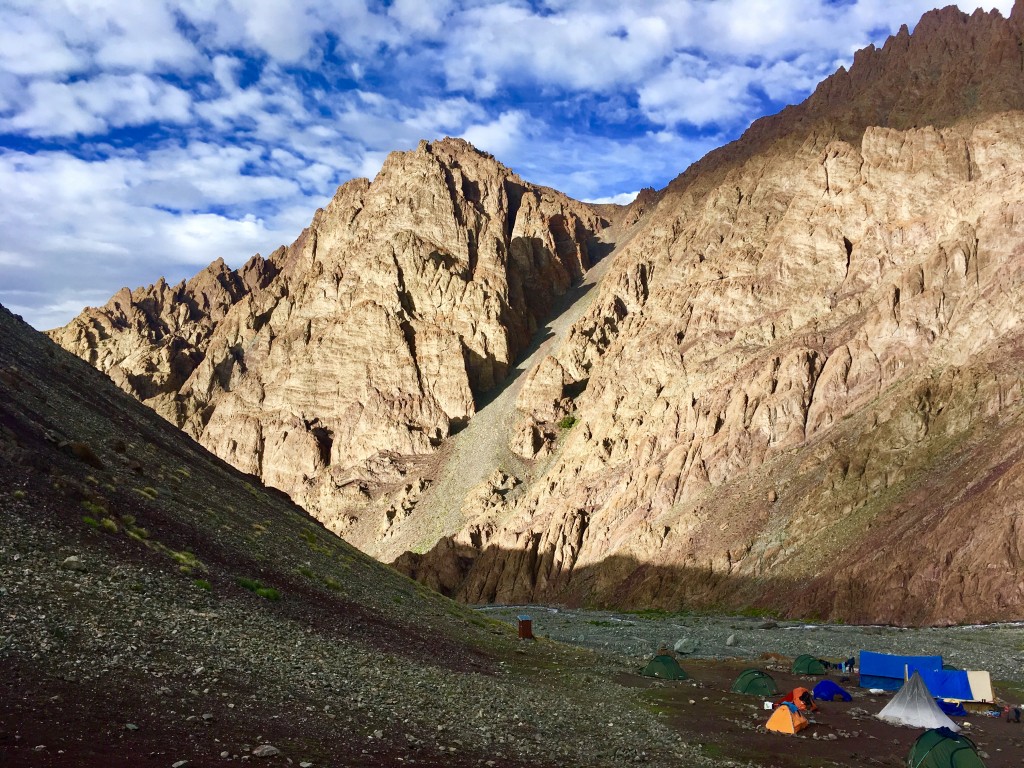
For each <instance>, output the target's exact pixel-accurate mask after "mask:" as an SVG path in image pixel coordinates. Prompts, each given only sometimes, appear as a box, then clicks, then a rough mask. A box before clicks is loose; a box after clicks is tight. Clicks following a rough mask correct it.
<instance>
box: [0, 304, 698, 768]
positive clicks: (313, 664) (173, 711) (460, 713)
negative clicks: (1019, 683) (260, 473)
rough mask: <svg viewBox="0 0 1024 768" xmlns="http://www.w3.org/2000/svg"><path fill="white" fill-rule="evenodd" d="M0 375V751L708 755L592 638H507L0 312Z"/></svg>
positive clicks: (200, 759) (594, 760)
mask: <svg viewBox="0 0 1024 768" xmlns="http://www.w3.org/2000/svg"><path fill="white" fill-rule="evenodd" d="M0 387H2V392H3V396H2V397H0V513H2V514H0V517H2V520H3V526H4V529H3V536H2V537H0V597H2V609H0V610H2V616H3V620H2V621H0V689H2V690H3V692H4V693H3V696H0V763H2V764H3V765H4V766H12V767H13V766H92V765H96V766H99V765H104V766H140V765H153V766H168V765H171V764H172V763H176V762H178V761H179V760H187V761H189V763H188V764H189V765H212V764H214V763H215V762H222V761H223V760H222V758H221V756H220V755H221V753H222V752H227V754H228V757H231V756H232V755H233V756H234V759H235V760H237V759H238V758H239V757H241V756H243V755H246V756H249V755H252V756H258V754H257V753H256V752H255V750H256V748H257V747H258V746H259V745H262V744H266V743H270V744H272V745H273V746H274V747H275V748H276V749H279V750H280V751H281V756H280V757H278V758H276V761H280V762H281V763H282V764H283V763H284V760H285V759H286V758H287V759H288V760H290V761H292V762H293V764H297V763H299V762H300V761H308V762H312V763H313V764H315V765H318V766H320V765H323V766H328V765H367V766H371V765H379V766H392V765H396V764H399V761H400V760H401V761H409V762H413V761H415V763H416V764H421V765H428V766H430V765H434V766H440V765H444V766H469V765H473V766H477V765H481V764H483V763H485V762H486V761H487V760H492V761H495V763H496V764H499V765H509V766H515V765H526V764H529V765H566V764H572V765H618V764H619V758H618V755H620V754H639V753H640V752H641V751H644V752H646V754H647V755H648V756H649V758H650V759H651V760H652V761H653V762H654V763H655V764H660V765H677V764H679V762H680V761H681V760H682V761H686V762H690V761H693V760H697V761H698V762H700V760H701V759H702V758H700V756H699V755H698V754H696V753H695V752H691V751H689V750H688V749H687V748H686V747H685V746H682V745H680V744H679V743H678V740H677V736H676V735H675V734H674V733H671V732H669V731H668V730H667V729H665V728H664V727H662V726H661V725H659V724H658V723H656V722H654V721H652V720H651V718H650V716H649V713H648V712H647V711H646V710H645V709H641V707H640V705H639V704H638V703H637V699H636V697H635V696H633V695H632V694H625V695H624V689H622V688H620V687H619V686H617V685H613V684H611V683H604V682H600V683H599V682H598V681H597V680H596V678H595V679H591V678H590V677H589V676H585V675H583V674H581V669H582V670H587V671H592V670H593V669H594V665H595V663H600V662H598V660H596V659H595V658H594V657H592V656H591V655H589V654H587V653H583V652H579V651H576V652H575V653H573V652H567V651H565V650H563V649H562V648H561V647H559V646H555V645H554V644H551V643H548V642H545V641H539V642H538V643H536V644H532V645H530V647H529V648H524V647H522V646H521V644H520V645H519V646H518V647H517V643H516V641H515V639H514V637H513V632H512V630H511V628H510V627H508V626H507V625H501V624H498V623H496V622H492V621H489V620H487V619H484V618H482V617H480V616H477V615H475V614H474V613H473V612H472V611H469V610H467V609H465V608H463V607H461V606H458V605H457V604H455V603H452V602H451V601H449V600H447V599H445V598H442V597H441V596H439V595H437V594H436V593H433V592H431V591H429V590H427V589H425V588H424V587H423V586H421V585H418V584H415V583H414V582H412V581H410V580H408V579H407V578H405V577H404V576H401V575H399V574H397V573H395V572H394V571H393V570H392V569H390V568H388V567H386V566H384V565H381V564H380V563H378V562H376V561H374V560H372V559H370V558H369V557H367V556H366V555H363V554H362V553H360V552H359V551H357V550H355V549H354V548H353V547H351V546H349V545H348V544H346V543H345V542H344V541H342V540H341V539H339V538H338V537H336V536H335V535H334V534H332V533H330V532H329V531H327V530H326V529H325V528H324V527H323V526H322V525H321V524H320V523H318V522H317V521H315V520H314V519H312V518H311V517H310V516H309V515H308V514H307V513H305V512H304V511H303V510H301V509H300V508H299V507H297V506H295V505H294V504H292V503H291V502H290V501H289V500H288V499H287V498H286V497H285V496H284V495H283V494H281V493H280V492H278V491H273V490H268V489H266V488H264V487H263V486H262V485H260V484H259V483H258V481H256V480H255V478H252V477H249V476H245V475H243V474H242V473H240V472H238V471H237V470H235V469H233V468H232V467H230V466H229V465H227V464H225V463H224V462H223V461H222V460H220V459H218V458H216V457H215V456H213V455H212V454H210V453H208V452H207V451H206V450H205V449H203V448H202V447H201V446H199V445H198V444H196V443H195V442H194V441H193V440H191V439H190V438H188V437H187V436H186V435H184V434H183V433H182V432H181V431H180V430H177V429H176V428H174V427H173V426H171V425H170V424H168V423H167V422H166V421H165V420H163V419H162V418H160V417H158V416H157V415H156V414H155V413H153V411H151V410H150V409H148V408H146V407H145V406H143V405H141V404H140V403H138V402H137V401H135V400H133V399H132V398H130V397H128V396H127V395H125V394H124V393H123V392H121V391H120V390H119V389H117V388H116V387H115V386H114V385H113V384H112V383H111V382H110V381H109V379H107V378H106V377H105V376H103V375H102V374H100V373H99V372H97V371H95V370H94V369H92V368H91V367H90V366H88V365H87V364H86V363H84V362H83V361H81V360H79V359H77V358H75V357H74V356H72V355H70V354H68V353H67V352H65V351H64V350H62V349H60V348H59V347H57V346H56V345H55V344H53V343H52V342H51V341H50V340H49V339H47V338H46V337H45V336H43V335H42V334H38V333H36V332H35V331H33V330H32V329H31V328H29V327H28V326H27V325H25V324H24V323H22V322H21V321H20V320H18V319H17V318H15V317H14V316H13V315H11V314H10V313H9V312H7V310H5V309H3V308H0ZM514 651H518V652H514ZM484 712H485V713H486V715H484V714H481V713H484ZM598 712H600V714H597V713H598ZM610 719H614V720H615V721H616V722H617V723H621V724H622V728H621V729H616V730H615V731H614V732H612V731H611V730H610V729H609V728H608V720H610ZM524 723H528V724H529V726H528V727H527V726H525V725H524ZM456 725H457V727H455V726H456ZM269 762H275V761H274V760H272V761H269Z"/></svg>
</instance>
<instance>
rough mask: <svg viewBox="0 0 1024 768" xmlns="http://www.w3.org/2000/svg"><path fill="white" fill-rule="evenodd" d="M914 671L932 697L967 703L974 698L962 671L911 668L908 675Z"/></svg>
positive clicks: (969, 683) (965, 674) (965, 675)
mask: <svg viewBox="0 0 1024 768" xmlns="http://www.w3.org/2000/svg"><path fill="white" fill-rule="evenodd" d="M915 669H917V671H918V672H920V673H921V679H922V680H924V684H925V685H927V686H928V693H930V694H931V695H932V696H936V697H939V698H943V699H965V700H967V701H971V700H972V699H974V698H975V697H974V695H973V694H972V693H971V682H970V680H968V679H967V673H966V672H964V671H962V670H949V669H939V670H927V669H920V668H918V667H911V668H910V674H914V670H915Z"/></svg>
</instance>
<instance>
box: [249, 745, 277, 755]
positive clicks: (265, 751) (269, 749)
mask: <svg viewBox="0 0 1024 768" xmlns="http://www.w3.org/2000/svg"><path fill="white" fill-rule="evenodd" d="M280 754H281V750H280V749H278V748H277V747H274V746H271V745H270V744H260V745H259V746H258V747H256V749H254V750H253V751H252V755H253V757H273V756H274V755H280Z"/></svg>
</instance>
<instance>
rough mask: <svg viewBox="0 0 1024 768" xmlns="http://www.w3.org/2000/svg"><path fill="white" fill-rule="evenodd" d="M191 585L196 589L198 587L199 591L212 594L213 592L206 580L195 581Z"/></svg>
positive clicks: (211, 586)
mask: <svg viewBox="0 0 1024 768" xmlns="http://www.w3.org/2000/svg"><path fill="white" fill-rule="evenodd" d="M192 583H193V584H195V585H196V586H197V587H199V588H200V589H201V590H203V591H205V592H212V591H213V585H212V584H211V583H210V582H208V581H207V580H206V579H196V580H195V581H193V582H192Z"/></svg>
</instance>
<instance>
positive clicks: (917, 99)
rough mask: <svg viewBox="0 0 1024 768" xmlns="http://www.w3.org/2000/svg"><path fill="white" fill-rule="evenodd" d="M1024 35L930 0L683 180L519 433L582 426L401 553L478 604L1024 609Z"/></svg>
mask: <svg viewBox="0 0 1024 768" xmlns="http://www.w3.org/2000/svg"><path fill="white" fill-rule="evenodd" d="M1022 48H1024V3H1022V2H1018V3H1017V5H1016V7H1015V9H1014V12H1013V14H1012V15H1011V17H1010V19H1003V18H1002V17H1001V16H999V14H998V13H995V12H993V13H983V12H980V11H979V12H976V13H975V14H973V15H971V16H967V15H964V14H962V13H961V12H960V11H958V10H957V9H955V8H947V9H945V10H943V11H937V12H933V13H930V14H928V15H926V16H925V17H924V18H923V19H922V20H921V22H920V24H919V25H918V26H917V28H916V30H915V32H914V34H913V35H912V36H911V35H909V34H908V33H907V32H906V30H902V31H901V32H900V33H899V34H898V35H896V36H894V37H893V38H891V39H890V40H889V41H888V42H887V43H886V45H885V46H884V48H882V49H877V50H876V49H873V48H872V49H869V50H867V51H862V52H860V53H858V54H857V56H856V59H855V64H854V65H853V67H852V68H851V70H850V71H849V72H846V71H845V70H841V71H840V72H839V73H837V74H836V75H834V76H833V77H831V78H829V79H828V80H826V81H825V82H823V83H822V84H821V85H820V86H819V87H818V89H817V90H816V91H815V93H814V94H813V95H812V96H811V97H810V98H809V99H808V100H807V102H805V103H804V104H802V105H799V106H797V107H791V108H788V109H787V110H784V111H783V112H782V113H780V114H779V115H776V116H773V117H771V118H767V119H765V120H762V121H759V122H758V123H755V124H754V125H753V126H752V127H751V128H750V130H749V131H748V132H747V134H745V136H744V137H743V138H742V139H741V140H740V141H738V142H736V143H734V144H732V145H729V146H727V147H724V148H723V149H721V150H717V151H716V152H714V153H712V154H711V155H709V156H708V157H707V158H705V159H704V160H703V161H701V162H700V163H698V164H696V165H695V166H693V167H691V168H690V169H689V170H688V171H687V172H686V173H685V174H683V175H682V176H680V177H679V178H678V179H677V180H676V181H675V182H673V183H672V184H671V185H670V186H669V187H668V188H667V189H666V190H665V191H664V192H663V193H662V194H661V195H660V196H659V199H658V200H657V201H656V202H655V205H656V209H655V210H654V211H653V212H652V213H650V214H648V216H647V218H646V219H645V220H644V221H643V222H641V223H640V225H639V226H640V227H641V230H640V231H639V232H637V233H636V234H635V235H634V236H633V238H632V239H631V240H630V242H629V243H628V244H627V245H625V246H624V247H622V248H621V249H620V251H619V252H618V253H617V254H616V255H615V257H614V258H615V261H614V262H613V264H612V270H611V272H610V273H609V274H608V275H607V277H606V278H605V279H604V281H603V282H602V284H601V286H600V289H599V294H598V296H597V299H596V301H595V302H594V304H593V305H592V307H591V309H590V311H589V312H588V313H587V314H586V315H585V316H584V317H583V319H581V320H580V321H579V322H577V323H576V324H575V326H574V327H573V328H572V331H571V332H570V334H569V336H568V338H567V339H566V341H565V343H563V344H562V345H561V346H560V348H559V349H557V350H556V351H555V352H554V353H553V354H551V355H549V356H548V357H546V358H545V359H544V360H543V361H542V362H540V363H539V365H538V366H537V367H536V368H535V369H534V370H533V371H531V372H530V373H529V374H528V379H527V382H526V384H525V385H524V386H523V388H522V390H521V391H520V393H519V398H518V401H517V403H516V405H517V408H518V411H519V413H520V417H519V419H520V421H519V425H518V427H517V429H516V430H515V431H514V436H515V444H514V445H513V448H514V449H515V450H516V452H517V453H518V454H520V455H525V456H529V455H531V451H533V450H534V449H536V448H537V447H538V443H540V444H541V445H543V441H538V440H536V439H534V438H535V436H536V435H537V434H538V431H543V430H545V429H547V430H550V429H551V425H552V423H553V422H555V421H556V420H558V419H562V418H563V417H564V415H565V414H572V415H574V416H575V417H577V418H578V419H579V421H578V423H576V424H575V425H573V426H571V427H569V428H563V429H561V430H560V431H559V433H558V438H557V441H556V442H555V444H554V445H553V446H547V447H546V448H545V450H547V451H549V453H547V454H543V453H542V454H541V455H539V456H538V457H537V458H536V459H535V460H534V461H535V465H534V468H533V471H534V472H535V474H536V477H535V478H534V479H533V480H532V482H530V483H529V484H528V485H527V486H526V488H525V491H523V492H521V493H520V494H512V495H510V496H509V497H508V500H507V501H505V502H504V503H501V504H497V505H494V504H493V503H492V505H491V508H489V509H484V508H479V509H478V510H477V511H476V514H474V515H467V517H471V518H472V519H473V523H472V525H467V526H466V528H464V530H462V531H461V532H459V533H457V534H455V535H453V536H451V537H448V538H446V539H445V540H444V541H442V542H441V543H440V544H438V546H437V547H436V548H435V549H434V550H433V551H431V552H429V553H427V554H425V555H413V554H408V555H405V556H403V557H402V558H400V559H399V561H398V563H397V564H398V566H399V567H400V568H402V569H403V570H405V571H406V572H407V573H410V574H412V575H414V576H416V577H417V578H419V579H421V580H423V581H425V582H426V583H428V584H431V585H433V586H437V587H438V588H441V589H444V590H446V591H448V592H450V593H451V594H454V595H457V596H458V597H460V598H462V599H464V600H467V601H470V602H487V601H497V602H507V603H516V602H526V601H564V602H583V603H590V604H600V605H615V606H621V607H636V606H656V607H663V608H673V609H677V608H685V607H692V606H695V605H701V606H719V607H722V606H733V607H738V606H742V605H751V604H753V605H757V606H761V607H763V608H766V609H768V608H770V609H774V610H778V611H780V612H782V613H786V614H790V615H800V616H815V615H816V616H821V617H829V618H833V619H843V620H846V621H882V622H907V623H949V622H961V621H979V620H985V621H988V620H999V619H1008V618H1021V617H1022V616H1024V563H1022V554H1021V553H1022V551H1024V464H1022V463H1021V460H1020V459H1021V456H1022V450H1024V432H1022V430H1021V426H1022V424H1021V421H1022V418H1024V401H1022V393H1024V368H1022V366H1021V362H1022V360H1024V335H1022V330H1024V113H1022V112H1021V111H1020V110H1021V109H1022V108H1024V64H1022V62H1024V58H1022ZM563 423H566V422H563ZM531 436H533V437H531ZM492 501H493V500H492Z"/></svg>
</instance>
